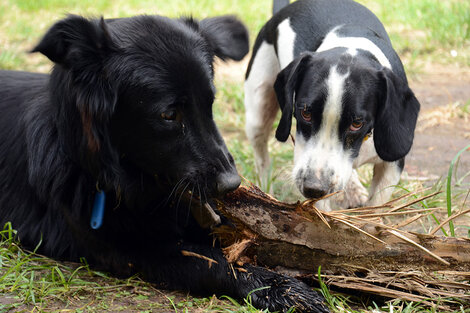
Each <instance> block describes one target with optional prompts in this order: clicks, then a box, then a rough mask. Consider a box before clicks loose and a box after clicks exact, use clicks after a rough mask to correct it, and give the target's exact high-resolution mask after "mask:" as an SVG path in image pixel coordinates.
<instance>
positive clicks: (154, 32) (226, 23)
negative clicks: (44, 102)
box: [33, 16, 248, 196]
mask: <svg viewBox="0 0 470 313" xmlns="http://www.w3.org/2000/svg"><path fill="white" fill-rule="evenodd" d="M33 51H39V52H41V53H43V54H44V55H46V56H47V57H48V58H49V59H50V60H52V61H53V62H55V64H56V65H55V68H54V70H53V72H52V77H51V86H50V87H51V97H52V100H53V101H52V103H53V105H55V106H56V108H55V110H56V112H57V113H56V114H57V118H56V119H57V124H58V130H59V136H60V140H61V146H62V147H63V150H64V151H65V152H66V153H67V154H68V155H69V156H70V157H71V158H72V159H75V160H76V162H77V163H79V164H80V165H81V166H82V167H84V168H86V169H87V170H89V172H90V173H91V174H92V175H93V176H94V177H95V178H96V179H97V181H98V182H99V184H100V186H101V187H102V188H103V189H111V188H118V187H119V185H120V184H121V183H122V182H123V177H125V176H126V175H127V176H129V172H130V171H134V172H135V173H134V174H135V175H134V176H139V177H140V176H142V175H147V176H149V177H154V176H156V177H157V178H158V180H159V181H165V182H166V183H167V184H168V186H169V187H170V188H172V187H174V186H176V185H178V184H179V185H181V186H183V185H190V184H192V185H191V186H193V187H194V188H197V189H199V190H201V191H200V192H201V193H202V192H204V194H206V195H207V196H216V195H220V194H223V193H225V192H228V191H230V190H233V189H235V188H237V187H238V185H239V183H240V178H239V176H238V174H237V171H236V169H235V165H234V160H233V158H232V156H231V155H230V153H229V152H228V150H227V148H226V146H225V143H224V141H223V139H222V137H221V135H220V134H219V131H218V130H217V127H216V125H215V123H214V120H213V116H212V105H213V101H214V93H215V88H214V85H213V66H212V63H213V61H214V57H215V56H218V57H219V58H222V59H225V58H230V59H235V60H240V59H242V58H243V57H244V56H245V54H246V53H247V52H248V34H247V31H246V29H245V27H244V26H243V25H242V24H241V23H240V22H239V21H238V20H237V19H236V18H234V17H231V16H224V17H215V18H208V19H204V20H201V21H199V22H198V21H196V20H193V19H191V18H186V19H179V20H174V19H169V18H165V17H160V16H138V17H133V18H123V19H112V20H103V19H101V20H100V19H91V20H89V19H85V18H82V17H79V16H69V17H67V18H66V19H64V20H62V21H60V22H58V23H56V24H55V25H54V26H52V28H51V29H50V30H49V31H48V33H47V34H46V35H45V36H44V38H43V39H42V41H41V42H40V43H39V44H38V46H37V47H36V48H35V49H34V50H33ZM197 189H196V190H197Z"/></svg>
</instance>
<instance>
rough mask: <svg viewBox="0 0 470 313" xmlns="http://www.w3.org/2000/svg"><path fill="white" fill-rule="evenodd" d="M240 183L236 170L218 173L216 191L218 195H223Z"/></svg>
mask: <svg viewBox="0 0 470 313" xmlns="http://www.w3.org/2000/svg"><path fill="white" fill-rule="evenodd" d="M240 183H241V180H240V176H239V175H238V173H237V172H236V171H231V172H223V173H220V174H219V175H218V176H217V193H218V194H219V195H225V194H226V193H229V192H230V191H234V190H235V189H237V188H238V186H240Z"/></svg>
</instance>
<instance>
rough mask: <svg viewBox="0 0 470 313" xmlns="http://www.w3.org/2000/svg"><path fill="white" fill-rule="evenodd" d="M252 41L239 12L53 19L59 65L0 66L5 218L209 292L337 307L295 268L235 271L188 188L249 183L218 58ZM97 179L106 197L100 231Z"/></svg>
mask: <svg viewBox="0 0 470 313" xmlns="http://www.w3.org/2000/svg"><path fill="white" fill-rule="evenodd" d="M247 49H248V38H247V31H246V29H245V28H244V26H243V25H242V24H241V23H240V22H239V21H238V20H236V19H235V18H234V17H216V18H211V19H205V20H202V21H200V22H198V21H196V20H193V19H180V20H172V19H168V18H164V17H159V16H138V17H133V18H125V19H114V20H103V19H97V20H95V19H91V20H89V19H85V18H82V17H79V16H73V15H72V16H69V17H67V18H66V19H64V20H62V21H60V22H58V23H57V24H55V25H54V26H53V27H52V28H51V29H50V30H49V31H48V32H47V34H46V35H45V36H44V38H43V39H42V40H41V42H40V43H39V44H38V45H37V47H35V48H34V49H33V51H37V52H41V53H43V54H44V55H46V56H47V57H48V58H49V59H50V60H52V61H54V62H55V66H54V69H53V71H52V74H51V75H44V74H34V73H25V72H12V71H2V72H0V110H1V114H0V138H1V140H0V187H1V190H2V193H1V194H0V222H1V223H5V222H7V221H11V222H12V224H13V227H15V228H16V229H17V230H18V236H19V239H20V241H21V243H22V244H23V245H24V246H25V247H28V248H34V247H35V246H36V245H37V244H38V242H39V240H40V239H41V238H42V244H41V245H40V247H39V250H38V251H39V252H40V253H43V254H46V255H48V256H51V257H54V258H57V259H61V260H74V261H78V260H79V258H81V257H85V258H86V259H87V261H88V262H89V263H90V264H91V265H92V266H94V267H97V268H102V269H105V270H108V271H111V272H113V273H115V274H117V275H131V274H134V273H136V272H140V273H142V275H143V276H144V277H145V278H146V279H147V280H149V281H152V282H155V283H157V284H158V285H159V286H161V287H164V288H170V289H181V290H188V291H190V292H193V293H195V294H199V295H210V294H213V293H215V294H218V295H228V296H232V297H236V298H242V297H246V296H247V295H248V293H249V292H250V291H252V290H253V289H256V288H259V287H264V286H270V288H269V289H265V290H262V291H258V292H255V293H254V294H253V301H254V304H255V305H256V306H258V307H261V308H269V309H271V310H286V309H287V308H288V307H290V306H292V305H296V306H297V307H298V309H299V310H303V311H308V312H313V311H317V312H326V309H325V308H324V307H323V304H322V299H321V298H320V297H319V296H318V295H317V294H316V293H315V292H313V291H312V290H311V289H310V288H309V287H307V286H306V285H304V284H303V283H301V282H299V281H297V280H295V279H292V278H289V277H286V276H282V275H279V274H276V273H274V272H270V271H268V270H265V269H262V268H259V267H253V266H245V270H246V271H245V270H243V271H240V270H238V269H236V268H235V269H234V271H235V272H236V275H237V277H236V278H235V277H234V275H233V271H232V269H231V268H230V267H229V264H228V263H227V261H226V260H225V258H224V256H223V254H222V251H221V249H220V248H219V247H218V246H216V247H213V243H212V240H213V239H212V237H211V236H209V231H208V230H206V229H202V228H201V227H200V226H199V225H198V224H197V223H196V221H195V220H194V218H193V217H192V215H191V213H190V210H189V205H190V203H188V198H189V202H191V200H192V201H201V202H203V201H204V202H205V201H208V199H210V198H212V197H216V196H220V195H222V194H224V193H226V192H228V191H230V190H233V189H235V188H236V187H237V186H238V184H239V182H240V179H239V177H238V174H237V173H236V169H235V165H234V161H233V158H232V157H231V155H230V154H229V153H228V151H227V148H226V146H225V144H224V141H223V139H222V137H221V136H220V134H219V132H218V130H217V128H216V125H215V123H214V121H213V119H212V103H213V100H214V90H215V89H214V86H213V83H212V81H213V68H212V62H213V58H214V56H215V55H216V56H218V57H220V58H223V59H225V58H232V59H237V60H238V59H241V58H242V57H243V56H244V55H245V54H246V53H247ZM97 187H98V188H100V189H102V190H103V191H104V192H106V195H107V201H106V208H105V216H104V220H103V225H102V226H101V228H99V229H97V230H93V229H92V228H91V227H90V216H91V210H92V203H93V199H94V197H95V194H96V192H97ZM187 191H192V195H194V198H193V197H192V196H191V197H188V196H187V194H188V193H187ZM196 198H198V199H197V200H196ZM182 250H187V251H190V252H194V253H197V254H200V255H204V256H206V257H208V258H211V259H213V260H215V261H216V262H217V264H212V266H209V264H208V262H207V261H205V260H202V259H200V258H196V257H190V256H184V255H183V254H182Z"/></svg>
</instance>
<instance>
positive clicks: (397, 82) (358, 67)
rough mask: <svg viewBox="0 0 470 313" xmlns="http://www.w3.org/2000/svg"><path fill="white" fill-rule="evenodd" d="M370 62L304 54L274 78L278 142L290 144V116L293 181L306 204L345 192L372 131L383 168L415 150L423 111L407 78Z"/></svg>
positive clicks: (342, 54)
mask: <svg viewBox="0 0 470 313" xmlns="http://www.w3.org/2000/svg"><path fill="white" fill-rule="evenodd" d="M371 60H374V59H373V56H371V55H370V54H369V53H368V52H366V51H355V53H353V55H351V54H350V52H349V51H348V50H347V49H346V48H335V49H332V50H329V51H325V52H318V53H306V54H303V55H302V56H300V57H299V58H297V59H296V60H294V61H293V62H292V63H291V64H290V65H289V66H287V67H286V68H285V69H284V70H283V71H282V72H281V73H280V74H279V75H278V77H277V80H276V83H275V86H274V88H275V91H276V94H277V98H278V101H279V104H280V107H281V110H282V117H281V121H280V123H279V126H278V129H277V131H276V138H277V139H278V140H280V141H286V140H287V138H288V136H289V133H290V128H291V123H292V121H291V120H292V113H293V115H294V116H295V118H296V119H297V134H296V145H295V152H294V163H295V164H294V172H293V175H294V178H295V181H296V184H297V186H298V188H299V189H300V191H301V192H302V193H303V194H304V195H305V196H306V197H309V198H310V197H312V198H318V197H321V196H323V195H324V194H326V193H331V192H334V191H337V190H341V189H343V188H344V187H345V184H346V182H347V181H348V180H349V178H350V176H351V173H352V168H353V161H354V159H355V158H356V157H357V156H358V154H359V150H360V148H361V145H362V143H363V141H364V139H365V138H366V137H367V136H368V134H370V133H371V131H372V130H373V140H374V146H375V150H376V152H377V154H378V156H379V157H380V158H381V159H382V160H385V161H396V160H399V159H401V158H403V157H404V156H405V155H406V154H407V153H408V152H409V150H410V148H411V145H412V142H413V136H414V129H415V125H416V120H417V117H418V111H419V103H418V101H417V99H416V98H415V96H414V95H413V92H412V91H411V90H410V88H409V87H408V84H407V82H406V78H405V79H403V78H400V77H398V75H396V74H394V73H393V72H392V71H391V70H390V69H388V68H386V67H382V66H380V64H379V63H378V62H376V61H375V62H371Z"/></svg>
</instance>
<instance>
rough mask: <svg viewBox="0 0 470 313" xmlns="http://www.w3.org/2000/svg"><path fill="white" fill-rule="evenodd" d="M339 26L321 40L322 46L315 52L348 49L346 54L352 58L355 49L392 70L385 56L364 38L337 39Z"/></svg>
mask: <svg viewBox="0 0 470 313" xmlns="http://www.w3.org/2000/svg"><path fill="white" fill-rule="evenodd" d="M340 28H341V26H337V27H335V28H333V29H332V30H331V31H330V32H329V33H328V34H327V35H326V36H325V39H323V42H322V44H321V45H320V47H318V49H317V52H321V51H325V50H330V49H333V48H339V47H343V48H348V53H349V54H351V55H352V56H354V55H356V53H357V51H356V50H357V49H362V50H366V51H369V52H370V53H371V54H372V55H373V56H374V57H375V58H376V59H377V60H378V61H379V63H380V64H382V66H384V67H386V68H389V69H392V65H391V64H390V61H389V60H388V59H387V57H386V56H385V54H384V53H383V52H382V50H380V48H379V47H377V46H376V45H375V44H374V43H373V42H372V41H370V40H369V39H367V38H364V37H339V36H338V35H337V34H336V31H337V30H338V29H340Z"/></svg>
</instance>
